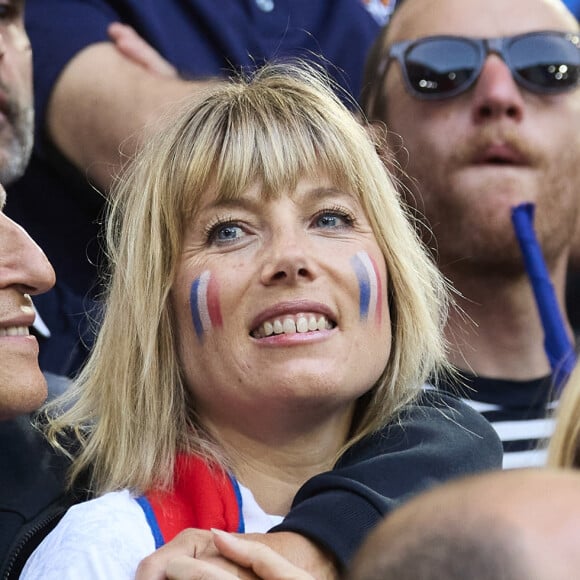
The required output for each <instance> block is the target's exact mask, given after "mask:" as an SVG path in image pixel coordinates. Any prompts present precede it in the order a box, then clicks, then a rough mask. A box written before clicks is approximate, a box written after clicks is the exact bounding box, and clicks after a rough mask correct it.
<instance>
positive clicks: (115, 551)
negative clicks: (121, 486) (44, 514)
mask: <svg viewBox="0 0 580 580" xmlns="http://www.w3.org/2000/svg"><path fill="white" fill-rule="evenodd" d="M154 550H155V541H154V539H153V534H152V533H151V530H150V528H149V525H148V523H147V520H146V518H145V514H144V513H143V510H142V509H141V507H140V506H139V504H138V503H137V502H136V501H135V500H134V499H132V497H131V495H130V494H129V492H128V491H121V492H114V493H108V494H106V495H104V496H102V497H100V498H97V499H94V500H91V501H87V502H84V503H81V504H78V505H76V506H73V507H72V508H70V509H69V511H68V512H67V513H66V514H65V516H64V517H63V518H62V520H61V521H60V522H59V523H58V525H57V526H56V527H55V528H54V530H53V531H52V532H51V533H50V534H49V535H48V536H47V537H46V538H45V539H44V541H43V542H42V543H41V544H40V545H39V546H38V547H37V548H36V550H35V551H34V552H33V553H32V556H30V558H29V559H28V561H27V562H26V565H25V567H24V570H23V571H22V574H21V576H20V578H21V579H24V580H41V579H42V580H79V579H80V578H82V579H83V580H112V579H114V580H123V579H125V578H126V579H127V580H133V578H134V576H135V571H136V569H137V566H138V565H139V562H140V561H141V560H142V559H143V558H145V557H146V556H148V555H149V554H151V553H152V552H153V551H154Z"/></svg>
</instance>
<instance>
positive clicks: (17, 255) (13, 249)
mask: <svg viewBox="0 0 580 580" xmlns="http://www.w3.org/2000/svg"><path fill="white" fill-rule="evenodd" d="M54 282H55V274H54V270H53V268H52V266H51V265H50V262H49V261H48V258H47V257H46V255H45V254H44V252H43V251H42V250H41V249H40V248H39V246H38V245H37V244H36V243H35V242H34V241H33V240H32V238H31V237H30V236H29V235H28V234H27V233H26V231H25V230H24V229H23V228H22V227H20V226H19V225H18V224H16V223H15V222H13V221H12V220H11V219H10V218H9V217H8V216H6V215H5V214H3V213H1V212H0V288H7V287H10V286H13V287H17V288H18V289H19V290H20V291H22V292H24V293H27V294H41V293H42V292H46V291H47V290H50V288H52V286H54Z"/></svg>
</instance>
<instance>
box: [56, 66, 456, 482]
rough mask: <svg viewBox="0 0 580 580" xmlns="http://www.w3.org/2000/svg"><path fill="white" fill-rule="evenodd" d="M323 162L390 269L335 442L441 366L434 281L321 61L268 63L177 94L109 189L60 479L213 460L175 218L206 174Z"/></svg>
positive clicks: (242, 183)
mask: <svg viewBox="0 0 580 580" xmlns="http://www.w3.org/2000/svg"><path fill="white" fill-rule="evenodd" d="M321 172H323V173H324V174H325V175H328V177H329V178H330V179H331V181H333V182H335V184H336V185H337V186H339V187H341V188H345V190H346V191H351V192H353V193H354V194H355V195H357V196H358V197H359V198H360V201H361V204H362V206H363V208H364V210H365V212H366V213H367V215H368V218H369V221H370V224H371V226H372V229H373V231H374V233H375V236H376V239H377V242H378V245H379V246H380V248H381V250H382V253H383V255H384V258H385V263H386V267H387V272H388V296H389V309H390V316H391V323H392V327H391V331H392V337H393V339H392V347H391V352H390V356H389V359H388V362H387V365H386V367H385V369H384V371H383V373H382V376H381V377H380V379H379V381H378V382H377V383H376V384H375V385H369V392H368V393H367V395H365V396H363V397H362V398H361V399H360V400H359V401H358V403H357V405H358V407H357V412H356V413H355V420H354V422H353V425H352V429H351V434H350V437H349V439H348V441H345V442H344V443H345V445H344V447H343V450H344V449H346V448H347V447H349V446H350V445H352V444H353V443H354V442H355V441H357V440H359V439H360V438H362V437H364V436H365V435H367V434H370V433H372V432H374V431H376V430H377V429H379V428H381V427H383V426H384V425H385V424H387V423H388V422H389V421H391V420H393V418H394V417H395V416H396V414H397V412H398V411H399V410H400V409H401V407H403V406H404V405H406V404H407V403H409V402H410V401H412V400H413V399H414V398H415V397H416V396H417V394H418V393H419V391H420V389H421V386H422V385H423V383H424V381H425V380H426V379H427V377H428V376H429V375H430V374H432V373H434V372H436V371H437V369H440V368H443V367H445V368H447V367H446V363H445V355H446V348H445V341H444V338H443V326H444V324H445V321H446V317H447V309H448V299H449V294H448V290H447V286H446V283H445V281H444V279H443V277H442V275H441V274H440V273H439V271H438V269H437V267H436V266H435V265H434V263H433V261H432V259H431V258H430V256H429V254H428V252H426V251H425V249H424V248H423V246H422V243H421V242H420V240H419V238H418V235H417V233H416V231H415V227H414V225H413V224H412V223H411V222H410V220H409V219H408V216H407V214H406V211H405V209H404V208H403V206H402V205H401V202H400V199H399V196H398V194H397V192H396V190H395V187H394V186H393V183H392V181H391V178H390V177H389V175H388V173H387V171H386V170H385V167H384V165H383V164H382V162H381V159H380V157H379V155H378V154H377V152H376V148H375V143H374V142H373V140H372V138H371V137H370V136H369V133H368V132H367V131H366V130H365V128H364V127H363V126H362V125H361V124H360V123H359V122H358V121H357V120H356V119H355V117H354V116H353V115H352V113H351V112H350V111H349V110H348V109H347V108H346V107H345V106H344V104H343V103H342V102H341V100H340V99H339V98H338V97H337V96H336V93H335V92H334V90H333V87H332V86H331V85H330V82H329V81H328V80H327V78H326V77H325V75H324V74H323V73H322V72H320V71H318V70H317V69H314V68H313V67H312V66H308V65H306V64H304V63H291V64H288V63H285V64H269V65H266V66H265V67H262V68H261V69H259V70H257V71H255V72H254V73H253V74H251V75H249V76H239V77H236V78H235V79H232V80H231V81H229V82H223V83H221V84H220V85H219V86H216V87H215V88H213V89H212V90H211V91H210V92H208V94H207V95H205V96H204V97H203V98H201V99H199V98H194V97H192V98H191V99H189V100H187V101H186V102H184V103H183V104H182V106H181V107H180V109H179V111H177V112H176V113H174V114H173V115H172V117H171V119H170V122H165V123H164V125H163V129H162V130H158V131H157V132H156V133H155V134H153V135H151V137H150V138H149V139H148V140H147V141H146V142H145V144H144V146H143V147H142V149H141V150H140V151H139V152H138V154H137V155H136V158H135V160H134V161H133V162H132V163H131V165H130V167H129V168H128V169H127V170H126V171H125V173H124V175H123V176H122V179H120V180H119V181H118V183H117V184H116V187H115V189H114V191H113V193H112V194H111V199H112V200H113V203H112V208H111V213H110V218H109V221H108V252H109V257H110V260H111V264H112V271H111V277H110V281H109V285H108V292H107V296H106V309H105V313H104V319H103V321H102V326H101V329H100V332H99V335H98V337H97V340H96V344H95V347H94V350H93V352H92V354H91V356H90V358H89V360H88V362H87V364H86V366H85V368H84V369H83V371H82V372H81V374H80V376H79V377H78V379H77V381H76V383H75V386H74V388H73V390H72V391H71V393H70V394H69V398H68V400H69V402H70V401H74V404H73V405H72V407H70V409H68V410H67V411H66V412H65V413H63V414H61V415H59V416H56V417H54V416H53V417H52V419H51V422H52V423H51V427H50V436H51V438H52V440H53V441H54V440H58V439H59V438H60V436H61V435H63V433H68V434H70V433H71V432H72V433H74V435H75V438H76V439H77V440H78V443H79V452H78V453H77V454H76V457H75V460H74V463H73V468H72V475H71V477H72V479H73V480H74V478H76V477H77V476H78V474H79V473H80V472H81V471H83V470H84V469H85V468H88V467H90V468H91V470H92V471H91V473H92V476H93V488H94V490H95V491H96V493H103V492H105V491H110V490H115V489H121V488H130V489H133V490H135V491H136V492H143V491H146V490H148V489H150V488H151V487H152V486H163V485H168V484H170V481H171V476H172V472H173V461H174V458H175V455H176V453H177V452H178V451H187V452H194V453H199V454H202V455H203V456H205V457H208V458H210V459H214V460H219V449H216V445H215V442H214V441H212V440H211V438H210V437H209V435H208V434H207V433H206V432H205V431H204V429H203V428H202V427H201V425H200V423H199V421H198V419H197V417H196V412H195V401H194V400H193V398H192V396H191V394H189V391H188V389H187V388H186V386H185V384H184V378H183V377H182V375H181V373H180V365H179V360H178V355H177V352H178V348H177V342H176V336H175V333H174V328H175V324H174V318H175V313H174V312H173V310H172V306H171V301H170V300H169V293H170V290H171V287H172V284H173V280H174V277H175V273H176V268H177V265H178V261H179V259H180V254H181V250H182V243H183V237H184V227H185V222H186V220H187V219H189V218H191V216H193V215H194V214H195V212H196V210H197V209H198V205H199V200H200V197H201V196H202V194H203V193H204V192H205V191H207V190H208V188H209V187H211V188H212V191H216V192H217V195H218V197H219V198H222V199H223V198H236V197H237V196H240V195H242V194H243V193H244V191H245V190H246V189H247V188H248V187H249V186H250V185H251V184H253V183H255V182H256V180H258V181H259V182H260V183H261V186H262V189H263V191H264V195H266V196H275V195H279V193H280V192H283V191H288V190H292V189H293V188H294V187H295V185H296V184H297V182H298V180H299V179H301V178H303V177H308V176H316V175H320V174H321ZM377 340H382V338H381V337H380V336H378V337H377ZM384 341H385V348H388V344H389V342H388V340H387V337H385V338H384ZM60 404H61V405H62V403H60Z"/></svg>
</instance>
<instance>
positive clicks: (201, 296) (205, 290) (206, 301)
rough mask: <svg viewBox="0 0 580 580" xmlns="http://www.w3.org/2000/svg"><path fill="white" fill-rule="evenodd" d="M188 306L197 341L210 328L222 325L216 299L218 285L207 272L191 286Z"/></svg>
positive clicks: (213, 277) (201, 338)
mask: <svg viewBox="0 0 580 580" xmlns="http://www.w3.org/2000/svg"><path fill="white" fill-rule="evenodd" d="M189 306H190V308H191V318H192V321H193V327H194V328H195V334H197V337H198V338H199V340H203V337H204V336H205V334H206V333H207V332H209V331H210V330H211V329H212V328H216V327H219V326H221V325H222V314H221V310H220V304H219V299H218V283H217V280H216V278H215V276H212V275H211V272H210V271H209V270H206V271H205V272H203V273H202V275H201V276H200V277H199V278H196V279H195V280H194V281H193V283H192V284H191V290H190V294H189Z"/></svg>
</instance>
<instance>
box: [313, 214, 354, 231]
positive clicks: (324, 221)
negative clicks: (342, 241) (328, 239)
mask: <svg viewBox="0 0 580 580" xmlns="http://www.w3.org/2000/svg"><path fill="white" fill-rule="evenodd" d="M351 223H352V220H351V219H350V218H349V217H348V216H346V215H344V214H341V213H336V212H325V213H322V214H320V215H319V216H318V217H317V218H316V225H317V227H320V228H340V227H344V226H348V225H351Z"/></svg>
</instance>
